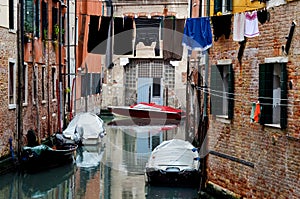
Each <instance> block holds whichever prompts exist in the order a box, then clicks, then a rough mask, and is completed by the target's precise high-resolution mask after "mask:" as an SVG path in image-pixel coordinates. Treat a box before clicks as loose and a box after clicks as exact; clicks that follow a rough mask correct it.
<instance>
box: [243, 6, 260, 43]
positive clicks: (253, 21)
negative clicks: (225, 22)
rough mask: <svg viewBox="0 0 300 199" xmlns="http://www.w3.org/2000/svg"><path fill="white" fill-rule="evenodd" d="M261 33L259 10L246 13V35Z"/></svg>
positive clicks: (253, 35) (252, 35)
mask: <svg viewBox="0 0 300 199" xmlns="http://www.w3.org/2000/svg"><path fill="white" fill-rule="evenodd" d="M258 35H259V30H258V19H257V11H256V10H255V11H252V12H246V13H245V36H246V37H256V36H258Z"/></svg>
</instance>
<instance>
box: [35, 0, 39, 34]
mask: <svg viewBox="0 0 300 199" xmlns="http://www.w3.org/2000/svg"><path fill="white" fill-rule="evenodd" d="M34 19H35V30H34V35H35V36H36V37H40V20H41V13H40V1H39V0H37V1H35V5H34Z"/></svg>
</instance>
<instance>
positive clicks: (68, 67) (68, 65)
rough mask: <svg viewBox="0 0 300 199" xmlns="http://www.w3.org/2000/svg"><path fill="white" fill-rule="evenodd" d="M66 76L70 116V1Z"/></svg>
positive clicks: (68, 3) (68, 8) (68, 5)
mask: <svg viewBox="0 0 300 199" xmlns="http://www.w3.org/2000/svg"><path fill="white" fill-rule="evenodd" d="M67 45H68V47H67V51H68V53H67V77H68V89H69V92H68V112H69V116H71V112H72V110H71V109H70V107H71V106H70V103H71V70H70V1H69V0H68V1H67Z"/></svg>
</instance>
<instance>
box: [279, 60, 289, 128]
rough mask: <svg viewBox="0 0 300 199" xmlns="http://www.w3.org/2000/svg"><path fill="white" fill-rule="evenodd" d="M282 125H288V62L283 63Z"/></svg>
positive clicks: (281, 82)
mask: <svg viewBox="0 0 300 199" xmlns="http://www.w3.org/2000/svg"><path fill="white" fill-rule="evenodd" d="M280 77H281V78H280V89H281V96H280V98H281V100H280V127H281V129H285V128H286V127H287V88H288V87H287V69H286V64H281V75H280Z"/></svg>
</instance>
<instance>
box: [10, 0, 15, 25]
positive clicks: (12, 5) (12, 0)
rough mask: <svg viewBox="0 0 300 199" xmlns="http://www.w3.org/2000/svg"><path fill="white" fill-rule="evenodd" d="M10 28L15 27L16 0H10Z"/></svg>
mask: <svg viewBox="0 0 300 199" xmlns="http://www.w3.org/2000/svg"><path fill="white" fill-rule="evenodd" d="M8 9H9V10H8V12H9V13H8V14H9V16H8V17H9V29H14V28H15V27H14V0H9V8H8Z"/></svg>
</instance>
